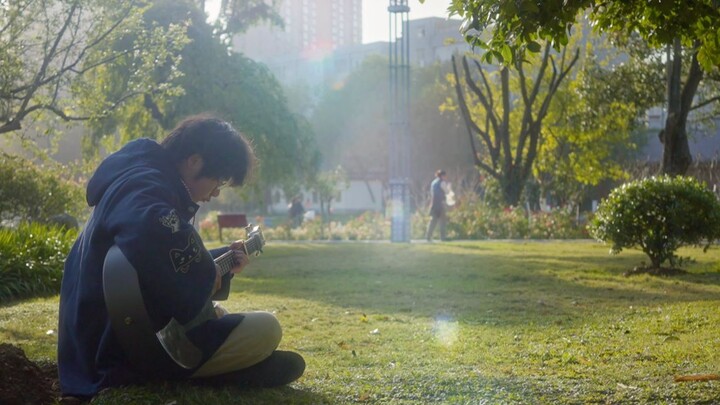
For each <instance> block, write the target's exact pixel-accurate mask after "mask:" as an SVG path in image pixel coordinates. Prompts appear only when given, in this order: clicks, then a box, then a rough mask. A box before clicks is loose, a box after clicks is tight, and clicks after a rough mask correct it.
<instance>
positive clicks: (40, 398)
mask: <svg viewBox="0 0 720 405" xmlns="http://www.w3.org/2000/svg"><path fill="white" fill-rule="evenodd" d="M59 397H60V385H59V383H58V375H57V365H56V364H55V363H33V362H32V361H30V360H28V358H27V357H26V356H25V352H23V351H22V349H20V348H18V347H16V346H13V345H10V344H7V343H3V344H0V404H17V405H45V404H53V403H55V401H57V400H58V398H59Z"/></svg>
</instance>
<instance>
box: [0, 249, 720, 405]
mask: <svg viewBox="0 0 720 405" xmlns="http://www.w3.org/2000/svg"><path fill="white" fill-rule="evenodd" d="M680 254H681V255H682V256H692V257H693V258H695V259H696V260H697V263H695V264H693V265H691V266H690V267H689V270H690V272H689V274H687V275H682V276H677V277H672V278H658V277H651V276H633V277H630V278H628V277H625V276H623V272H624V271H626V270H629V269H631V268H632V267H633V266H635V265H637V264H639V262H640V261H642V260H645V259H644V256H643V255H642V254H640V253H638V252H632V251H629V252H623V253H622V254H621V255H619V256H610V255H608V248H607V247H606V246H602V245H599V244H595V243H592V242H452V243H446V244H440V243H435V244H390V243H352V244H351V243H340V244H313V243H307V244H280V243H275V244H273V243H270V244H269V245H268V246H267V247H266V249H265V254H264V255H262V256H260V257H258V258H256V259H254V260H253V263H252V264H251V266H250V267H249V268H248V269H247V270H246V271H245V273H244V274H242V275H240V276H238V277H236V279H235V281H233V283H234V284H233V289H234V290H233V293H232V294H231V296H230V300H228V301H226V302H225V303H224V305H225V306H226V307H227V308H228V309H230V310H231V311H244V310H268V311H273V312H275V314H276V316H277V317H278V318H279V320H280V322H281V323H282V325H283V329H284V338H283V342H282V343H281V349H286V350H295V351H298V352H300V353H302V354H303V355H304V356H305V358H306V360H307V364H308V367H307V371H306V374H305V376H303V378H301V379H300V380H299V381H298V382H296V383H294V384H292V385H291V386H290V387H286V388H282V389H275V390H239V389H226V390H217V389H214V390H212V389H208V388H198V387H190V386H187V385H178V384H166V385H162V386H154V387H136V388H132V389H123V390H111V391H109V392H106V393H103V394H102V395H101V396H99V397H98V398H96V400H95V402H96V403H112V404H120V403H171V402H172V401H177V403H178V404H186V403H213V404H223V403H226V404H230V403H248V404H249V403H303V404H317V403H328V404H336V403H356V402H359V403H399V404H400V403H402V404H416V403H483V402H487V403H568V404H570V403H573V404H574V403H606V402H608V403H628V402H629V403H688V402H692V403H698V402H707V403H712V401H715V400H716V399H717V398H718V397H720V382H718V381H710V382H695V383H675V382H674V380H673V378H674V376H676V375H685V374H696V373H697V374H706V373H719V372H720V354H718V353H719V351H718V348H719V347H720V334H719V333H718V332H719V331H720V327H719V326H718V325H720V313H718V311H717V306H718V303H720V264H719V263H718V258H720V250H719V249H718V248H713V249H711V250H709V251H708V252H707V253H702V251H701V250H700V249H684V250H683V251H681V252H680ZM56 305H57V299H56V298H53V299H41V300H33V301H26V302H20V303H15V304H11V305H7V306H4V307H0V340H2V341H6V342H11V343H15V344H18V345H20V346H21V347H22V348H23V349H24V350H25V351H26V352H27V353H28V356H29V357H30V358H33V359H45V358H49V359H53V358H54V351H55V347H54V342H55V339H56V336H55V335H54V334H48V331H49V330H52V329H54V328H55V326H54V325H55V323H56V322H57V321H56V312H55V308H56Z"/></svg>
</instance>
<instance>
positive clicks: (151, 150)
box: [86, 138, 195, 207]
mask: <svg viewBox="0 0 720 405" xmlns="http://www.w3.org/2000/svg"><path fill="white" fill-rule="evenodd" d="M158 171H159V172H161V173H162V174H163V175H164V176H165V177H167V179H168V181H169V182H171V184H172V185H173V187H174V188H177V189H178V190H179V195H181V196H184V195H187V191H186V189H185V186H184V185H183V183H182V180H181V178H180V175H179V174H178V172H177V169H176V168H175V167H174V165H173V164H172V162H171V161H170V159H169V157H168V156H167V153H166V152H165V150H164V149H163V148H162V146H160V145H159V144H158V143H157V142H155V141H154V140H152V139H147V138H141V139H136V140H134V141H130V142H129V143H127V144H126V145H125V146H123V147H122V148H121V149H120V150H119V151H117V152H115V153H113V154H111V155H110V156H108V157H107V158H105V160H103V162H102V163H101V164H100V166H98V168H97V170H95V173H94V174H93V175H92V177H91V178H90V181H89V182H88V186H87V194H86V199H87V203H88V205H89V206H91V207H94V206H96V205H97V204H98V203H99V202H100V200H101V199H102V197H103V195H104V194H105V192H106V191H107V190H108V188H110V186H111V185H112V184H113V183H115V182H116V181H118V180H120V179H123V178H127V177H129V176H130V175H135V174H138V173H142V172H158ZM187 198H188V199H189V198H190V196H189V195H187ZM192 204H195V203H192Z"/></svg>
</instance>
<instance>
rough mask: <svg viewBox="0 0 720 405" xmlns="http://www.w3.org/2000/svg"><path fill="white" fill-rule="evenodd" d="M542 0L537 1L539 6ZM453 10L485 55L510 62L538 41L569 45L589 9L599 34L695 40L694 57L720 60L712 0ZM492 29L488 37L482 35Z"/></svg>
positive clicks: (512, 4) (503, 2) (485, 3)
mask: <svg viewBox="0 0 720 405" xmlns="http://www.w3.org/2000/svg"><path fill="white" fill-rule="evenodd" d="M539 4H541V6H539ZM449 11H450V13H451V15H459V16H460V17H461V18H462V19H463V20H464V22H463V26H462V30H463V32H464V33H465V35H466V39H467V41H468V42H469V43H471V44H472V45H474V46H477V47H480V48H482V49H486V50H487V52H486V53H485V55H484V58H485V59H486V60H488V61H492V60H498V61H499V62H502V63H506V64H510V63H512V62H514V61H515V60H518V59H520V60H521V59H522V58H523V55H524V54H525V51H526V50H527V51H530V52H537V49H538V46H537V41H542V40H550V41H551V42H552V44H553V46H554V47H555V48H556V49H560V48H561V47H563V46H565V45H567V43H568V41H569V34H570V28H571V27H572V26H573V25H574V24H575V23H576V21H577V18H578V17H579V16H580V15H582V14H584V13H587V14H588V15H589V20H590V21H591V23H592V25H593V26H594V27H595V29H596V30H597V31H599V32H601V33H613V34H618V35H621V36H630V35H631V34H633V33H638V34H639V35H640V36H642V37H643V38H644V39H646V40H647V41H648V42H649V43H650V44H651V45H653V46H662V45H666V44H671V43H672V41H673V40H674V39H675V38H680V39H681V40H682V41H683V43H684V44H685V45H688V46H690V45H692V44H693V43H695V44H696V45H697V47H698V60H699V61H700V63H701V64H702V65H703V67H704V68H706V69H707V70H708V71H709V70H711V69H712V68H713V66H716V65H717V62H718V60H720V49H719V48H720V46H719V45H718V44H719V43H720V41H718V38H719V35H720V33H718V32H717V29H716V28H717V27H718V25H719V24H720V14H718V12H717V5H716V4H715V2H714V1H713V0H701V1H693V2H686V1H656V2H646V1H612V2H607V1H599V0H578V1H566V0H545V1H543V2H542V3H539V2H537V1H535V0H520V1H518V0H469V1H454V2H452V5H450V7H449ZM487 29H490V30H491V32H492V33H491V35H490V36H489V38H488V37H487V35H483V34H484V33H485V32H486V31H487Z"/></svg>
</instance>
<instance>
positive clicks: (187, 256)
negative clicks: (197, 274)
mask: <svg viewBox="0 0 720 405" xmlns="http://www.w3.org/2000/svg"><path fill="white" fill-rule="evenodd" d="M201 252H202V250H201V249H200V243H199V242H198V241H197V239H195V234H194V233H191V234H190V237H189V238H188V243H187V245H186V246H185V247H184V248H182V249H170V261H172V264H173V267H174V268H175V272H176V273H178V272H179V273H187V272H188V270H190V264H191V263H192V262H196V263H197V262H199V261H200V257H201Z"/></svg>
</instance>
